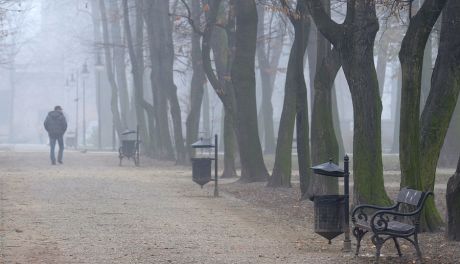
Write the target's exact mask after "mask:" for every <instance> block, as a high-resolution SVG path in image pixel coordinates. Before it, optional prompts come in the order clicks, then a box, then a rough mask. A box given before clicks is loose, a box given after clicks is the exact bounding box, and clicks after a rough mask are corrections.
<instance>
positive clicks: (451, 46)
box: [406, 0, 460, 231]
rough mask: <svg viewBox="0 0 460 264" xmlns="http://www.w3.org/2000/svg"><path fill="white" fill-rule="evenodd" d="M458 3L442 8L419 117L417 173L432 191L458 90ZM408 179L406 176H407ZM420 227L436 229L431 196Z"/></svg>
mask: <svg viewBox="0 0 460 264" xmlns="http://www.w3.org/2000/svg"><path fill="white" fill-rule="evenodd" d="M458 47H460V3H459V2H458V1H453V0H449V1H448V2H447V4H446V7H445V9H444V11H443V16H442V27H441V38H440V43H439V51H438V57H437V59H436V64H435V67H434V70H433V76H432V78H431V90H430V93H429V95H428V99H427V101H426V105H425V108H424V109H423V112H422V116H421V121H420V123H421V129H420V142H421V144H420V151H421V153H423V155H421V156H420V165H421V167H420V175H417V176H418V178H419V181H420V182H421V184H422V188H423V190H430V191H433V190H434V182H435V178H436V165H437V162H438V159H439V153H440V151H441V148H442V144H443V142H444V138H445V136H446V133H447V129H448V127H449V123H450V120H451V118H452V114H453V112H454V109H455V106H456V105H457V99H458V96H459V93H460V75H459V73H460V60H459V59H458V58H459V57H460V49H459V48H458ZM406 178H407V177H406ZM421 224H422V228H423V229H425V230H430V231H433V230H437V229H438V228H439V227H440V226H441V225H442V217H441V216H440V214H439V212H438V211H437V210H436V207H435V204H434V199H433V198H432V197H431V198H429V199H428V200H427V208H426V209H425V210H424V211H423V214H422V219H421Z"/></svg>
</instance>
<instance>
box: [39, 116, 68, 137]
mask: <svg viewBox="0 0 460 264" xmlns="http://www.w3.org/2000/svg"><path fill="white" fill-rule="evenodd" d="M44 125H45V129H46V131H48V134H49V136H50V137H60V136H62V135H64V133H65V131H66V130H67V121H66V119H65V116H64V114H63V113H62V111H51V112H49V113H48V116H47V117H46V119H45V123H44Z"/></svg>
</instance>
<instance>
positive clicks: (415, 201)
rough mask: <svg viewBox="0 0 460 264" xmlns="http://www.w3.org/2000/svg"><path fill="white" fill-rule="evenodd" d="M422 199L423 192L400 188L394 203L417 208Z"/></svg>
mask: <svg viewBox="0 0 460 264" xmlns="http://www.w3.org/2000/svg"><path fill="white" fill-rule="evenodd" d="M422 198H423V192H421V191H417V190H413V189H407V188H402V189H401V191H400V192H399V194H398V197H397V198H396V201H397V202H399V203H405V204H410V205H414V206H418V205H419V203H420V200H421V199H422Z"/></svg>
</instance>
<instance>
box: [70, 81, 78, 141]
mask: <svg viewBox="0 0 460 264" xmlns="http://www.w3.org/2000/svg"><path fill="white" fill-rule="evenodd" d="M70 83H71V84H75V99H74V101H75V149H77V148H78V100H79V99H78V82H77V80H76V78H75V76H74V74H73V73H72V75H70Z"/></svg>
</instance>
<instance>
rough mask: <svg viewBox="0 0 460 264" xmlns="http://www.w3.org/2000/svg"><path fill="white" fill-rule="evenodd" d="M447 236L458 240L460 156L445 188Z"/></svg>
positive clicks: (459, 236) (459, 230)
mask: <svg viewBox="0 0 460 264" xmlns="http://www.w3.org/2000/svg"><path fill="white" fill-rule="evenodd" d="M446 204H447V232H446V234H447V238H448V239H449V240H454V241H460V158H459V159H458V163H457V170H456V171H455V174H454V175H452V176H451V177H450V178H449V181H448V182H447V190H446Z"/></svg>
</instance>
